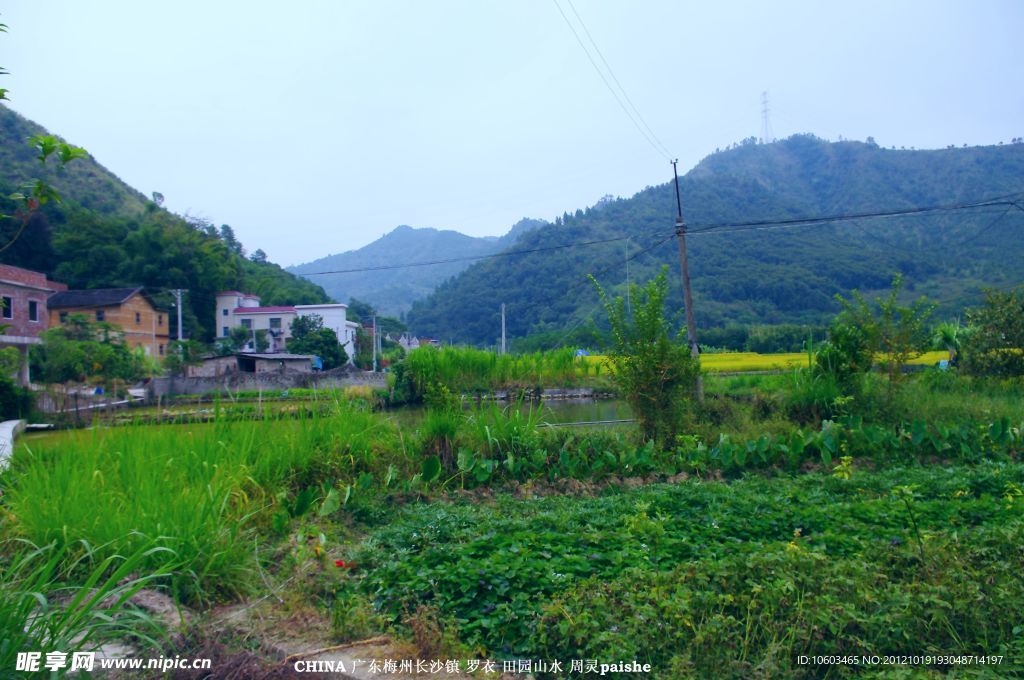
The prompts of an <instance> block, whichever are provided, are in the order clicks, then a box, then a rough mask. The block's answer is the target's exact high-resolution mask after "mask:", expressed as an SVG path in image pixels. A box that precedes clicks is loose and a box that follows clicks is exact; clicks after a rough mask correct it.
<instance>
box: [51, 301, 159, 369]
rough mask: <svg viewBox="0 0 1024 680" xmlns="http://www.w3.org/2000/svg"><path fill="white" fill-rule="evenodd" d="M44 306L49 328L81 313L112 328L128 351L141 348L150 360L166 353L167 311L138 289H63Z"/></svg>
mask: <svg viewBox="0 0 1024 680" xmlns="http://www.w3.org/2000/svg"><path fill="white" fill-rule="evenodd" d="M47 306H48V307H49V310H50V325H51V326H56V325H58V324H61V323H64V322H65V321H67V319H68V317H69V316H70V315H72V314H82V315H84V316H86V317H87V318H88V319H89V320H90V321H96V322H106V323H109V324H112V325H114V326H116V327H117V328H118V329H120V330H121V331H122V332H123V333H124V341H125V344H126V345H128V346H129V347H131V348H135V347H142V348H143V350H144V351H145V352H146V354H148V355H149V356H152V357H163V356H166V354H167V345H168V343H170V334H169V330H168V323H169V321H168V317H167V311H166V310H164V309H160V308H158V307H157V306H156V304H155V303H154V302H153V299H152V298H151V297H149V295H148V294H147V293H146V292H145V291H144V290H143V289H142V288H94V289H91V290H65V291H63V292H59V293H56V294H55V295H53V296H51V297H50V299H49V300H47Z"/></svg>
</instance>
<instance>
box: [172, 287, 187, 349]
mask: <svg viewBox="0 0 1024 680" xmlns="http://www.w3.org/2000/svg"><path fill="white" fill-rule="evenodd" d="M171 292H172V293H173V294H174V299H175V300H176V302H175V303H174V306H175V307H177V308H178V342H181V341H182V340H183V339H184V337H185V336H184V335H182V332H181V296H182V295H183V294H184V293H187V292H188V290H186V289H184V288H175V289H174V290H172V291H171Z"/></svg>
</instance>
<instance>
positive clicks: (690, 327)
mask: <svg viewBox="0 0 1024 680" xmlns="http://www.w3.org/2000/svg"><path fill="white" fill-rule="evenodd" d="M678 162H679V160H678V159H676V160H674V161H672V176H673V177H674V178H675V185H676V240H677V241H679V264H680V265H681V266H682V270H683V304H684V305H685V307H686V341H687V342H688V343H689V345H690V356H691V357H693V358H694V359H698V360H699V359H700V345H698V344H697V322H696V321H695V320H694V318H693V293H692V292H691V291H690V265H689V262H688V260H687V258H686V222H684V221H683V201H682V199H681V198H680V197H679V171H678V170H677V169H676V163H678ZM697 401H704V381H703V380H702V379H701V375H700V372H699V371H698V373H697Z"/></svg>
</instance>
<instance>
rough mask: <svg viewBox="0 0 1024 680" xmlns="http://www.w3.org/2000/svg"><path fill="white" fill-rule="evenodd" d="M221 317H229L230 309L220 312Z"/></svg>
mask: <svg viewBox="0 0 1024 680" xmlns="http://www.w3.org/2000/svg"><path fill="white" fill-rule="evenodd" d="M220 315H221V316H227V315H228V308H227V307H225V308H224V309H222V310H220Z"/></svg>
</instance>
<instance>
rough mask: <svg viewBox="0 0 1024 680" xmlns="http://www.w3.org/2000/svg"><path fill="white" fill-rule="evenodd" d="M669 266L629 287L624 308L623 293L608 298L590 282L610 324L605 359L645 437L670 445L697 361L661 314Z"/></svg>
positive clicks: (690, 393) (693, 380)
mask: <svg viewBox="0 0 1024 680" xmlns="http://www.w3.org/2000/svg"><path fill="white" fill-rule="evenodd" d="M666 277H667V268H666V269H663V270H662V272H661V273H660V274H659V275H658V277H657V278H655V279H654V280H652V281H650V282H648V283H647V285H646V286H644V287H643V288H640V287H639V286H636V285H633V286H632V288H631V296H632V300H633V302H632V305H631V309H630V310H628V311H627V307H626V302H625V300H624V299H623V298H622V297H618V298H616V299H615V300H610V299H609V298H608V296H607V295H606V294H605V292H604V290H603V289H602V288H601V287H600V285H598V284H597V281H596V280H594V279H592V280H593V281H594V285H595V286H597V289H598V292H599V294H600V296H601V300H602V301H603V302H604V306H605V311H606V312H607V314H608V321H609V323H610V324H611V346H610V348H609V350H608V363H609V365H610V367H611V371H612V379H613V380H614V382H615V384H616V385H617V386H618V387H619V389H620V390H621V392H622V394H623V395H624V396H625V398H626V400H627V401H628V402H629V405H630V407H631V408H632V410H633V413H634V415H635V417H636V419H637V423H638V424H639V425H640V430H641V432H642V433H643V436H644V437H645V438H647V439H651V440H653V441H655V442H657V443H658V444H659V445H662V446H665V447H667V446H670V445H671V444H672V443H673V442H674V441H675V437H676V433H677V432H678V431H679V429H680V427H681V426H682V423H683V418H684V416H685V414H686V410H687V407H688V405H689V403H690V400H691V398H692V397H693V394H694V390H695V389H696V384H697V378H698V376H699V375H700V363H699V361H698V360H696V359H694V358H693V357H691V356H690V351H689V349H688V347H687V346H686V345H685V344H684V343H683V342H682V338H681V335H680V334H678V333H673V332H672V328H671V325H670V324H669V322H668V320H667V319H666V318H665V300H666V298H667V296H668V281H667V278H666Z"/></svg>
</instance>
